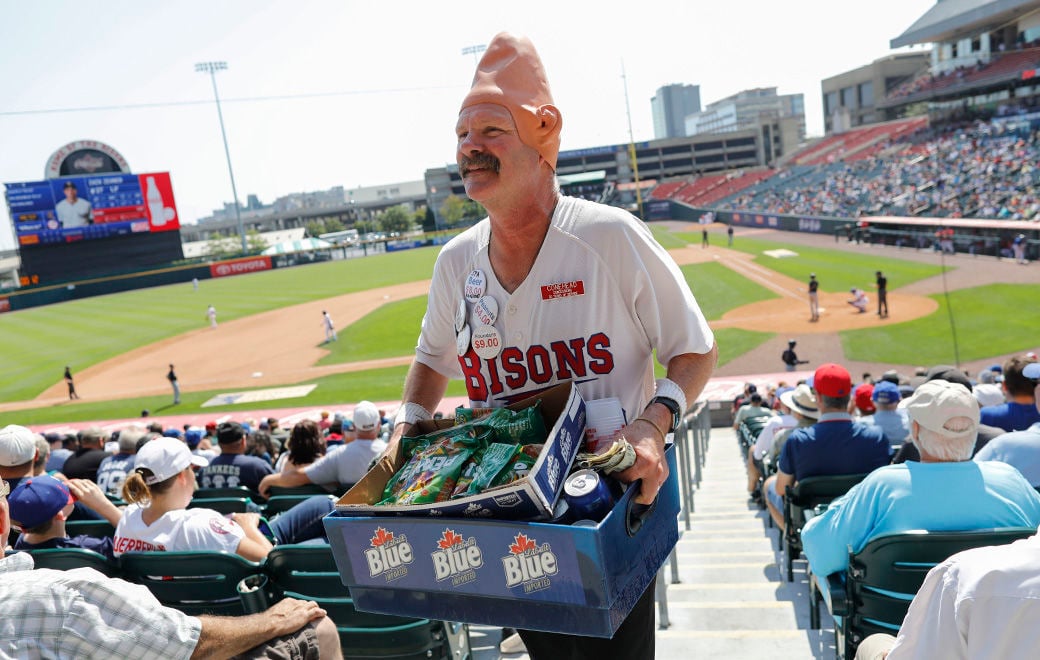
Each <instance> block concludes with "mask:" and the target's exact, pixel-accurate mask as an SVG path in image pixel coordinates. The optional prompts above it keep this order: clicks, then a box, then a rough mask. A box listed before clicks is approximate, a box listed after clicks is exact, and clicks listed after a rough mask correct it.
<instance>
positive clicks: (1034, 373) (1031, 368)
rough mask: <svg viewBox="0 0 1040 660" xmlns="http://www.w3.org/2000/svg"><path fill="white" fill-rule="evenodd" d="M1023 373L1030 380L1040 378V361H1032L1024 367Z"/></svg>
mask: <svg viewBox="0 0 1040 660" xmlns="http://www.w3.org/2000/svg"><path fill="white" fill-rule="evenodd" d="M1022 375H1023V376H1025V377H1026V378H1028V379H1029V380H1040V362H1031V363H1030V364H1027V365H1026V366H1025V367H1023V369H1022Z"/></svg>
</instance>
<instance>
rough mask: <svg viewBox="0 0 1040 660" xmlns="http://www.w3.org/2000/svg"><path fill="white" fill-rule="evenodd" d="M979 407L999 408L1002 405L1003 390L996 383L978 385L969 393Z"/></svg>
mask: <svg viewBox="0 0 1040 660" xmlns="http://www.w3.org/2000/svg"><path fill="white" fill-rule="evenodd" d="M971 393H972V394H974V395H975V400H976V401H978V402H979V405H980V406H999V405H1001V404H1002V403H1004V401H1005V399H1004V390H1002V389H1000V385H997V384H996V383H979V384H978V385H976V386H975V388H974V389H973V390H972V391H971Z"/></svg>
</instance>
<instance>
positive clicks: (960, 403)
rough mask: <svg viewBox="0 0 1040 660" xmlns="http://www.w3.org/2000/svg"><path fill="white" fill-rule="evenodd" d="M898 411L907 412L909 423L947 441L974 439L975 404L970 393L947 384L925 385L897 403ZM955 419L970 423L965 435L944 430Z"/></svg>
mask: <svg viewBox="0 0 1040 660" xmlns="http://www.w3.org/2000/svg"><path fill="white" fill-rule="evenodd" d="M899 407H900V408H903V409H905V410H906V412H907V414H908V415H909V416H910V419H912V420H914V421H915V422H917V423H918V424H920V425H921V426H923V427H924V428H926V429H928V430H929V431H933V432H935V433H938V434H939V435H942V436H945V437H947V438H960V437H963V436H966V435H969V434H972V435H974V434H975V433H976V431H977V430H978V426H979V403H978V401H976V400H975V397H974V396H972V394H971V391H970V390H966V389H964V388H963V387H961V386H960V385H958V384H956V383H951V382H949V381H946V380H930V381H928V382H927V383H924V384H923V385H921V386H920V387H918V388H917V390H915V391H914V393H913V394H912V395H911V396H909V397H907V398H906V399H903V400H902V401H900V402H899ZM954 417H967V418H968V419H970V420H971V421H972V425H971V427H970V428H968V429H967V430H966V431H951V430H950V429H948V428H946V423H947V422H949V421H950V420H951V419H953V418H954Z"/></svg>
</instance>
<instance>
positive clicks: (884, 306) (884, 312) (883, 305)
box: [877, 290, 888, 316]
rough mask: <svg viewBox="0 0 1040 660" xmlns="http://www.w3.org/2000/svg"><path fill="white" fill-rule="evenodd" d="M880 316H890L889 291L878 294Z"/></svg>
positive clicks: (881, 291)
mask: <svg viewBox="0 0 1040 660" xmlns="http://www.w3.org/2000/svg"><path fill="white" fill-rule="evenodd" d="M877 313H878V316H888V291H885V290H880V291H878V294H877Z"/></svg>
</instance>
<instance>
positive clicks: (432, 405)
mask: <svg viewBox="0 0 1040 660" xmlns="http://www.w3.org/2000/svg"><path fill="white" fill-rule="evenodd" d="M447 389H448V377H447V376H443V375H441V374H440V373H438V372H437V371H435V370H433V369H431V368H430V367H428V366H426V365H425V364H423V363H421V362H418V361H414V362H412V366H411V368H410V369H409V370H408V377H407V378H405V381H404V393H403V394H402V395H401V404H402V405H404V404H406V403H417V404H419V405H420V406H422V407H423V408H425V409H426V410H428V411H430V412H431V413H432V412H433V411H434V410H436V409H437V406H439V405H440V403H441V399H443V398H444V393H445V392H446V391H447ZM409 430H411V424H399V425H397V426H395V427H394V430H393V432H392V433H391V434H390V443H389V444H390V448H392V447H394V446H395V445H396V444H397V442H398V441H399V440H400V439H401V436H402V435H403V434H405V433H407V432H408V431H409Z"/></svg>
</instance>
